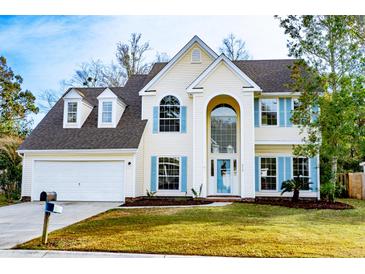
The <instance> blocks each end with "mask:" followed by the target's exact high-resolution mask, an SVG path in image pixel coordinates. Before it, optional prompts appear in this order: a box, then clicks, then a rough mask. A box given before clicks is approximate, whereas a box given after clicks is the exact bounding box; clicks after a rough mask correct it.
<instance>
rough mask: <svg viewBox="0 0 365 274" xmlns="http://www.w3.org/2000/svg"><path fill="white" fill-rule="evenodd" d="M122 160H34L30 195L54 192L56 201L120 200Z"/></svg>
mask: <svg viewBox="0 0 365 274" xmlns="http://www.w3.org/2000/svg"><path fill="white" fill-rule="evenodd" d="M123 179H124V162H123V161H95V162H94V161H75V162H73V161H35V162H34V176H33V185H32V189H33V190H32V194H33V195H32V198H33V200H39V195H40V193H41V192H42V191H56V192H57V200H59V201H123V200H124V194H123V183H124V182H123V181H124V180H123Z"/></svg>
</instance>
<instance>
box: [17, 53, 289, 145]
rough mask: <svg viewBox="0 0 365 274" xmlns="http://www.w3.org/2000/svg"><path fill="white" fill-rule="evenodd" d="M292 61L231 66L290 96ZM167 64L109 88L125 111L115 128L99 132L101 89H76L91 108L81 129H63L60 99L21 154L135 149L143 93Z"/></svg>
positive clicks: (141, 128) (264, 86)
mask: <svg viewBox="0 0 365 274" xmlns="http://www.w3.org/2000/svg"><path fill="white" fill-rule="evenodd" d="M294 61H295V60H292V59H286V60H244V61H234V62H233V63H234V64H235V65H236V66H237V67H238V68H240V69H241V70H242V71H243V72H244V73H246V74H247V76H248V77H250V78H251V79H252V80H253V81H254V82H255V83H256V84H258V85H259V86H260V87H261V88H262V90H263V91H264V92H291V90H289V89H288V88H287V87H286V86H285V85H286V84H287V83H289V82H290V80H291V79H290V69H289V66H290V65H292V64H293V62H294ZM166 64H167V63H156V64H155V65H154V66H153V67H152V69H151V71H150V73H149V74H148V75H134V76H132V77H131V78H130V79H129V80H128V82H127V83H126V85H125V86H124V87H119V88H110V89H111V90H112V91H113V92H114V93H115V94H116V95H117V96H118V97H119V98H120V99H121V100H122V101H123V102H125V103H126V104H127V108H126V110H125V112H124V113H123V116H122V118H121V119H120V121H119V123H118V125H117V127H116V128H98V127H97V113H98V100H97V97H98V95H99V94H100V93H101V92H103V91H104V88H77V89H78V90H79V91H80V92H81V93H82V94H83V95H84V96H85V100H87V101H88V102H89V103H90V104H91V105H93V106H94V108H93V110H92V112H91V113H90V115H89V117H88V118H87V119H86V121H85V123H84V124H83V126H82V127H81V128H80V129H71V128H68V129H65V128H63V99H60V100H59V101H58V102H57V103H56V105H55V106H54V107H53V108H52V109H51V110H50V111H49V113H48V114H47V115H46V116H45V117H44V118H43V120H42V121H41V122H40V123H39V124H38V126H37V127H36V128H35V129H34V130H33V132H32V134H31V135H30V136H29V137H28V138H26V140H25V141H24V142H23V144H22V145H21V146H20V148H19V149H20V150H50V149H122V148H137V147H138V145H139V143H140V139H141V137H142V134H143V131H144V128H145V126H146V123H147V121H146V120H141V97H140V96H139V95H138V91H139V90H140V89H142V87H144V86H145V85H146V84H147V83H148V82H149V81H150V80H151V79H152V78H153V77H154V76H156V75H157V73H159V72H160V71H161V70H162V69H163V68H164V67H165V66H166Z"/></svg>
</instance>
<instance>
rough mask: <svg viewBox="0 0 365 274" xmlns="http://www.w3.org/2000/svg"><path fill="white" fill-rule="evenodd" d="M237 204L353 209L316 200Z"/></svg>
mask: <svg viewBox="0 0 365 274" xmlns="http://www.w3.org/2000/svg"><path fill="white" fill-rule="evenodd" d="M239 203H254V204H260V205H274V206H285V207H291V208H304V209H335V210H336V209H339V210H344V209H353V208H354V207H353V206H352V205H349V204H345V203H341V202H333V203H331V202H327V201H323V200H320V201H317V200H299V201H298V202H296V203H293V202H292V201H291V200H288V199H256V200H255V201H240V202H239Z"/></svg>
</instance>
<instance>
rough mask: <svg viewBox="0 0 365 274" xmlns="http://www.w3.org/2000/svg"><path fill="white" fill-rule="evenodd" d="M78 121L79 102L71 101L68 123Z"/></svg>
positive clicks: (68, 110) (68, 109) (68, 108)
mask: <svg viewBox="0 0 365 274" xmlns="http://www.w3.org/2000/svg"><path fill="white" fill-rule="evenodd" d="M76 121H77V103H76V102H69V103H68V104H67V123H76Z"/></svg>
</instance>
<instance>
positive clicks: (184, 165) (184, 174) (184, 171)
mask: <svg viewBox="0 0 365 274" xmlns="http://www.w3.org/2000/svg"><path fill="white" fill-rule="evenodd" d="M187 183H188V157H186V156H182V157H181V192H186V191H187Z"/></svg>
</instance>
